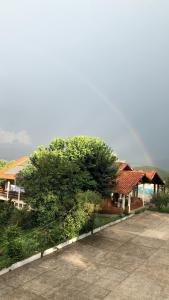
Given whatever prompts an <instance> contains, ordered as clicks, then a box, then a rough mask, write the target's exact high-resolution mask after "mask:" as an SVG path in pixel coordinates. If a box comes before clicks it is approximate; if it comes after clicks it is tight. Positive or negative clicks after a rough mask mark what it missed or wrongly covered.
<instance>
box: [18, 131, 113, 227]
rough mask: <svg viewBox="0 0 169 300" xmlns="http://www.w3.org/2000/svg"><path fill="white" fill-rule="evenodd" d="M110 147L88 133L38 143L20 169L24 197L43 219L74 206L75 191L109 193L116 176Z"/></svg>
mask: <svg viewBox="0 0 169 300" xmlns="http://www.w3.org/2000/svg"><path fill="white" fill-rule="evenodd" d="M115 160H116V157H115V155H114V154H113V152H112V150H111V148H110V147H109V146H107V145H106V144H105V143H104V142H103V141H102V140H100V139H98V138H92V137H83V136H79V137H72V138H68V139H66V140H65V139H60V138H57V139H55V140H53V141H52V142H51V143H50V145H49V147H48V148H45V147H40V148H39V149H38V150H37V151H35V152H34V153H33V155H32V156H31V162H30V164H29V165H28V166H27V168H25V169H24V170H23V171H22V173H21V184H22V185H23V187H24V188H25V192H26V199H25V201H26V202H27V203H28V204H29V205H30V206H31V207H32V208H33V209H34V210H37V211H38V213H39V214H40V216H41V218H42V219H43V216H44V221H45V222H47V221H50V220H52V219H55V218H58V216H60V215H62V216H63V215H66V213H67V212H68V211H70V210H71V209H74V205H75V203H76V201H75V197H76V194H77V193H78V192H79V191H87V190H93V191H96V192H99V193H100V194H101V195H102V196H105V195H107V194H109V193H110V190H111V188H112V186H113V184H114V180H115V177H116V170H115V169H114V168H113V167H112V164H113V163H114V161H115Z"/></svg>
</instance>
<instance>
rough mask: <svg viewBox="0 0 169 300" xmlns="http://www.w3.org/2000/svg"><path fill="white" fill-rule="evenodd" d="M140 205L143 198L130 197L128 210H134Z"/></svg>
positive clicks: (141, 205)
mask: <svg viewBox="0 0 169 300" xmlns="http://www.w3.org/2000/svg"><path fill="white" fill-rule="evenodd" d="M141 207H143V200H142V199H141V198H138V197H132V198H131V206H130V210H134V209H137V208H141Z"/></svg>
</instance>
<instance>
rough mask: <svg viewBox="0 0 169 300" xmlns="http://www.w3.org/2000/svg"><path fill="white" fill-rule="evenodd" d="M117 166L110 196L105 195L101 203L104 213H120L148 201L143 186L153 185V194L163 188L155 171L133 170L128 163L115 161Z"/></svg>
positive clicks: (143, 204) (162, 183) (142, 205)
mask: <svg viewBox="0 0 169 300" xmlns="http://www.w3.org/2000/svg"><path fill="white" fill-rule="evenodd" d="M114 166H115V167H117V168H118V171H117V179H116V184H115V187H114V188H113V190H112V194H111V196H110V197H107V198H106V199H105V200H104V202H103V204H102V212H104V213H121V212H123V211H124V210H128V211H129V212H130V211H132V210H135V209H138V208H141V207H144V206H145V205H146V204H148V203H150V200H151V199H152V194H150V197H149V199H147V198H146V193H145V187H146V186H149V187H150V186H151V187H153V194H157V193H159V191H161V190H163V189H164V187H165V184H164V182H163V180H162V179H161V178H160V176H159V175H158V173H157V171H152V170H151V171H143V170H134V169H132V168H131V167H130V165H129V164H128V163H124V162H117V163H115V164H114Z"/></svg>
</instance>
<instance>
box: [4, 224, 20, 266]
mask: <svg viewBox="0 0 169 300" xmlns="http://www.w3.org/2000/svg"><path fill="white" fill-rule="evenodd" d="M6 241H7V255H8V256H9V257H10V258H11V259H12V261H13V262H14V261H18V260H21V259H22V258H23V257H24V253H23V248H22V239H21V230H20V228H19V227H18V226H17V225H11V226H9V227H8V228H7V230H6Z"/></svg>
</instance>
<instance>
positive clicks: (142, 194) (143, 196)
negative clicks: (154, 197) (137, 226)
mask: <svg viewBox="0 0 169 300" xmlns="http://www.w3.org/2000/svg"><path fill="white" fill-rule="evenodd" d="M144 191H145V186H144V183H143V194H142V200H143V206H144Z"/></svg>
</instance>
